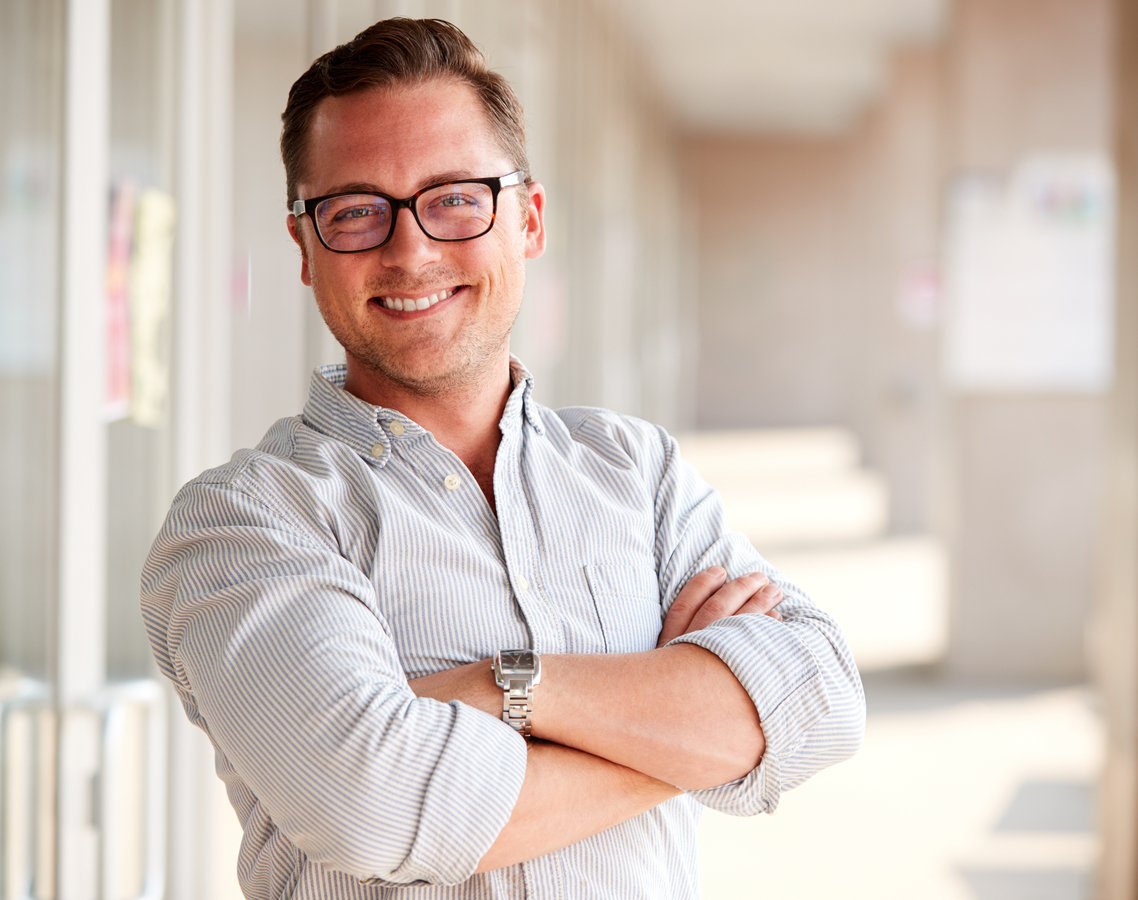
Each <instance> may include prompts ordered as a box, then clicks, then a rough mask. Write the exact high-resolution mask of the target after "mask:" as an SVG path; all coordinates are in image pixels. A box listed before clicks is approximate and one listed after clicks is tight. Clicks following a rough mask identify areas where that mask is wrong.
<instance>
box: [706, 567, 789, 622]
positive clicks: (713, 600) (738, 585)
mask: <svg viewBox="0 0 1138 900" xmlns="http://www.w3.org/2000/svg"><path fill="white" fill-rule="evenodd" d="M769 583H770V582H769V580H768V579H767V576H766V575H764V574H763V573H762V572H752V573H750V574H748V575H741V576H739V577H738V578H736V579H735V580H734V581H729V582H728V583H727V584H725V585H724V586H723V587H721V588H720V589H719V590H718V591H716V592H715V593H714V594H713V595H712V596H710V597H709V598H708V599H707V600H706V601H705V602H704V603H703V605H702V606H700V608H699V610H698V611H697V612H696V614H695V615H694V616H692V620H691V623H690V624H689V625H688V629H687V630H688V631H699V630H700V629H701V628H706V627H707V626H708V625H710V624H711V623H712V622H717V621H719V620H720V619H725V618H727V617H728V616H733V615H735V614H736V613H737V612H738V611H739V610H740V609H741V608H742V607H743V605H744V604H746V603H747V602H749V601H751V600H752V599H753V598H755V595H756V594H758V593H759V592H760V591H761V590H762V589H763V588H764V587H765V586H766V585H768V584H769ZM772 605H773V604H772ZM768 608H769V607H768ZM764 612H765V610H764Z"/></svg>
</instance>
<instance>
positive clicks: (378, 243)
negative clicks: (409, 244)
mask: <svg viewBox="0 0 1138 900" xmlns="http://www.w3.org/2000/svg"><path fill="white" fill-rule="evenodd" d="M525 180H526V173H525V172H523V171H522V170H520V169H519V170H518V171H517V172H511V173H510V174H509V175H503V176H502V177H501V178H468V179H465V180H463V181H449V182H447V183H446V184H432V185H431V186H430V187H425V188H423V189H422V190H421V191H419V192H418V193H416V194H415V195H413V196H411V197H407V198H406V199H404V200H400V199H399V198H398V197H390V196H388V195H387V194H378V193H374V194H369V193H360V192H357V191H350V192H346V193H341V194H328V195H327V196H325V197H313V198H312V199H311V200H296V201H294V202H293V204H292V212H293V215H295V216H301V215H304V214H305V213H307V214H308V216H309V218H311V219H312V223H313V224H314V225H315V226H316V236H317V237H318V238H320V243H321V244H323V245H324V246H325V247H327V248H328V249H329V250H331V251H332V252H333V253H363V252H364V251H365V250H374V249H375V248H376V247H382V246H383V245H384V244H386V243H387V242H388V241H389V240H391V235H393V234H394V233H395V219H396V217H397V216H398V215H399V210H401V209H403V208H404V207H406V208H407V209H409V210H411V214H412V215H413V216H414V217H415V221H416V222H418V223H419V227H420V228H421V229H423V233H424V234H425V235H426V236H427V237H429V238H430V239H431V240H433V241H471V240H474V238H478V237H482V235H484V234H486V233H487V232H488V231H489V230H490V229H491V228H493V227H494V219H495V217H496V216H497V213H498V194H499V193H500V192H501V190H502V188H507V187H514V186H515V185H518V184H525Z"/></svg>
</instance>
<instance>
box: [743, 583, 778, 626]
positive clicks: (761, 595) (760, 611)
mask: <svg viewBox="0 0 1138 900" xmlns="http://www.w3.org/2000/svg"><path fill="white" fill-rule="evenodd" d="M782 601H783V595H782V591H781V590H779V588H778V585H775V584H768V585H766V586H765V587H764V588H763V589H762V590H760V591H759V592H758V593H757V594H755V595H754V596H753V597H752V598H751V599H750V600H748V601H747V602H746V603H744V604H743V605H742V606H740V607H739V609H738V610H737V611H736V612H735V615H737V616H738V615H742V614H743V613H755V614H757V615H761V616H770V617H771V618H772V619H777V620H778V621H780V622H781V621H782V613H780V612H779V611H778V608H777V607H778V605H779V604H780V603H782Z"/></svg>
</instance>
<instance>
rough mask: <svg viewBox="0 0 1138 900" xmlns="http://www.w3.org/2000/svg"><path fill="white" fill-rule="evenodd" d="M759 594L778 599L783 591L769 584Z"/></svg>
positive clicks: (775, 585)
mask: <svg viewBox="0 0 1138 900" xmlns="http://www.w3.org/2000/svg"><path fill="white" fill-rule="evenodd" d="M759 593H761V594H762V595H763V596H764V597H777V596H778V595H779V594H781V593H782V589H781V588H780V587H779V586H778V585H777V584H768V585H765V586H764V587H763V589H762V590H761V591H760V592H759Z"/></svg>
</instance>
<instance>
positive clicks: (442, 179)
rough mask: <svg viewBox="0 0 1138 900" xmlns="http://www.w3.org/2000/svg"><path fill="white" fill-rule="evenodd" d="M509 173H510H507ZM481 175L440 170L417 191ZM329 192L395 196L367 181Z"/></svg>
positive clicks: (349, 184)
mask: <svg viewBox="0 0 1138 900" xmlns="http://www.w3.org/2000/svg"><path fill="white" fill-rule="evenodd" d="M507 174H508V173H507ZM477 177H479V176H476V175H473V174H472V173H471V172H470V171H469V170H468V169H460V170H456V171H454V172H440V173H438V174H436V175H431V176H430V177H428V178H425V179H424V180H423V181H422V182H420V185H419V187H418V188H417V189H416V192H418V191H421V190H424V189H425V188H429V187H431V186H432V185H436V184H447V183H448V182H451V181H466V180H468V179H471V178H477ZM327 193H328V194H388V195H389V196H395V195H394V194H391V193H390V192H389V191H384V190H380V188H378V187H377V186H376V185H374V184H371V183H369V182H365V181H351V182H348V183H346V184H341V185H337V186H335V187H333V188H332V189H331V190H329V191H328V192H327Z"/></svg>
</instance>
